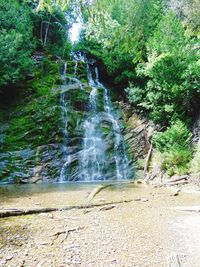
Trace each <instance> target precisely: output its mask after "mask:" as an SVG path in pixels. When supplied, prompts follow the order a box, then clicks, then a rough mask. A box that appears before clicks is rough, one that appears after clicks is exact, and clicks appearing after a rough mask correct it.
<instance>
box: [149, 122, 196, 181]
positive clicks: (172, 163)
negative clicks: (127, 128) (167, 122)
mask: <svg viewBox="0 0 200 267" xmlns="http://www.w3.org/2000/svg"><path fill="white" fill-rule="evenodd" d="M191 137H192V134H191V133H190V131H189V130H188V128H187V126H186V125H185V124H184V123H183V122H181V121H179V120H178V121H176V122H174V123H172V125H171V126H170V127H168V128H167V130H166V131H165V132H159V133H156V134H155V135H154V137H153V143H154V145H155V147H156V149H157V150H158V151H160V152H161V153H163V156H164V161H163V164H162V168H163V170H167V171H168V174H169V175H170V176H172V175H174V174H184V173H188V172H189V162H190V160H191V158H192V148H191Z"/></svg>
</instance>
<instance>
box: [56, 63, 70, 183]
mask: <svg viewBox="0 0 200 267" xmlns="http://www.w3.org/2000/svg"><path fill="white" fill-rule="evenodd" d="M66 75H67V63H64V67H63V72H62V75H61V78H62V87H66V85H67V76H66ZM60 104H61V107H62V122H63V126H62V128H63V140H64V141H63V146H62V147H63V148H62V152H63V156H64V161H65V163H64V165H63V166H62V168H61V172H60V179H59V181H60V183H63V182H64V181H66V179H67V178H68V176H69V175H70V173H69V169H68V167H69V164H70V162H71V155H70V154H68V149H67V145H68V129H67V127H68V116H69V110H68V100H67V92H66V91H64V92H62V93H61V96H60Z"/></svg>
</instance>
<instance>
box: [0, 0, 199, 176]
mask: <svg viewBox="0 0 200 267" xmlns="http://www.w3.org/2000/svg"><path fill="white" fill-rule="evenodd" d="M74 3H75V4H76V5H78V6H79V11H80V12H81V13H82V19H83V27H82V31H81V36H80V39H79V42H78V43H75V44H74V45H73V47H72V44H71V43H70V40H69V31H70V27H71V25H72V24H73V23H74V22H75V21H76V19H77V17H76V16H77V14H76V12H75V13H74V12H73V6H74ZM199 12H200V4H199V1H198V0H180V1H178V0H130V1H127V0H111V1H106V0H98V1H95V0H94V1H70V0H66V1H59V0H57V1H50V0H46V1H45V0H40V1H31V0H24V1H23V0H7V1H3V0H0V66H1V67H0V98H1V100H0V104H1V111H0V119H1V121H5V120H6V119H8V118H7V113H8V110H10V109H11V110H12V102H13V101H14V100H13V99H16V97H17V99H18V100H17V101H19V99H20V101H21V99H23V98H25V97H26V99H28V98H31V97H33V96H34V99H36V100H37V99H40V97H41V96H42V95H46V97H45V98H44V99H43V100H42V101H39V100H38V101H35V102H34V101H33V102H32V106H31V109H30V110H26V112H25V114H23V115H22V116H21V117H19V116H17V115H16V117H14V119H13V120H12V123H11V126H10V128H9V129H8V133H7V134H6V137H5V139H6V145H2V146H4V147H3V149H2V150H3V151H5V150H11V151H12V150H16V148H17V147H22V148H23V146H25V144H27V143H28V142H29V140H30V139H32V137H31V136H29V137H27V140H26V136H24V138H22V139H20V140H19V139H18V138H17V133H18V132H20V134H21V133H22V132H27V131H28V130H30V129H32V133H33V135H34V129H35V131H37V130H38V131H40V138H39V139H37V140H35V142H36V145H41V144H43V143H44V142H45V141H46V139H48V138H51V139H52V138H54V137H52V136H51V137H49V136H48V135H49V131H50V130H51V131H52V128H53V129H54V127H55V128H56V127H57V125H54V120H58V113H57V110H53V111H52V112H51V113H50V114H47V115H45V116H46V117H44V114H43V115H42V111H43V109H46V108H48V107H49V106H50V105H52V104H54V102H53V101H54V100H52V99H49V98H48V93H49V88H50V87H51V86H52V84H56V83H58V81H59V67H58V65H57V64H56V63H55V62H60V64H61V63H62V62H64V61H67V60H70V57H71V55H72V54H73V53H77V51H81V52H82V53H83V54H85V55H87V57H88V58H93V59H95V60H96V62H98V65H99V66H100V70H101V76H102V79H103V80H104V81H105V82H106V83H107V84H109V86H110V87H111V88H113V90H115V91H116V92H117V93H118V94H119V95H121V96H122V97H123V99H125V101H127V102H129V103H130V104H131V106H132V109H133V110H134V112H136V113H137V114H140V115H141V116H142V117H146V118H148V119H150V120H152V121H153V122H154V124H155V128H156V132H155V133H154V135H153V137H152V140H151V141H152V143H153V146H154V148H155V149H156V150H157V153H158V154H159V155H160V156H161V157H162V158H163V162H162V168H163V170H164V171H167V172H168V174H169V175H170V176H172V175H174V174H188V173H191V172H192V173H193V172H194V173H199V172H200V149H199V146H197V145H195V144H194V143H193V142H192V141H193V140H194V134H193V126H194V123H195V122H196V121H197V120H198V117H199V114H200V107H199V103H200V61H199V48H200V43H199V37H200V13H199ZM41 58H42V59H43V60H42V64H39V63H40V59H41ZM38 64H39V66H38ZM47 74H48V75H47ZM19 95H20V97H19ZM29 108H30V107H29ZM38 110H40V113H41V114H39V115H38V116H41V117H42V116H43V117H42V118H41V120H43V121H49V123H50V125H48V124H46V125H45V126H42V129H41V128H40V129H37V128H38V123H37V122H34V121H30V117H31V116H32V115H33V114H34V113H35V112H36V111H38ZM47 136H48V137H47Z"/></svg>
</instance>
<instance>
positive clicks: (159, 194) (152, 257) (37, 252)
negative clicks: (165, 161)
mask: <svg viewBox="0 0 200 267" xmlns="http://www.w3.org/2000/svg"><path fill="white" fill-rule="evenodd" d="M95 187H96V185H93V186H89V185H88V186H86V185H84V186H83V185H80V186H72V187H68V186H62V185H59V186H57V187H55V186H50V187H42V188H41V187H39V188H38V187H37V186H29V187H28V186H26V187H23V186H22V187H17V188H16V187H14V188H13V187H7V186H3V187H1V188H0V200H1V201H0V209H7V208H33V207H64V206H69V205H80V204H86V203H87V196H88V194H89V192H91V191H92V190H93V188H95ZM121 200H133V201H132V202H130V203H121V204H116V205H111V206H106V207H109V208H111V209H109V210H104V209H103V210H102V208H101V207H98V208H90V209H81V210H76V209H73V210H70V211H59V212H53V213H46V214H39V215H27V216H20V217H10V218H5V219H1V220H0V266H13V267H16V266H28V267H35V266H45V267H51V266H56V267H57V266H58V267H61V266H84V267H89V266H94V267H100V266H101V267H109V266H111V267H112V266H118V267H122V266H124V267H132V266H134V267H136V266H137V267H145V266H149V267H154V266H155V267H165V266H170V265H169V257H170V256H171V255H177V254H178V256H179V258H180V261H181V266H184V267H186V266H187V267H199V266H200V214H199V213H191V212H181V211H178V210H176V208H177V207H179V206H194V205H195V206H196V205H199V206H200V194H185V193H180V194H179V195H178V196H174V195H173V193H172V192H171V191H169V190H166V189H158V188H157V189H156V188H152V187H147V186H142V185H140V186H135V185H123V186H116V187H114V188H107V189H105V190H103V191H101V192H100V193H99V194H98V195H97V196H96V197H95V198H94V199H93V200H92V203H102V204H103V203H107V202H110V201H121ZM174 266H175V265H174Z"/></svg>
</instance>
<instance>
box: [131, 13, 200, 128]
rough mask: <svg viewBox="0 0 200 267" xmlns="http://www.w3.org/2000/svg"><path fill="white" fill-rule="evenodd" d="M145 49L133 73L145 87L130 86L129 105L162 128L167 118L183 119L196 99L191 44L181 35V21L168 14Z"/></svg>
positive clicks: (197, 68) (196, 67)
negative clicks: (143, 80)
mask: <svg viewBox="0 0 200 267" xmlns="http://www.w3.org/2000/svg"><path fill="white" fill-rule="evenodd" d="M147 49H148V61H147V62H146V63H143V64H139V65H138V67H137V73H138V75H139V76H140V77H141V78H142V77H146V78H147V79H149V81H148V82H147V85H146V87H145V88H138V87H134V86H132V85H130V87H129V88H128V89H127V92H128V97H129V100H130V102H131V103H134V104H136V105H138V106H140V107H142V108H144V109H147V110H149V111H150V112H151V118H152V119H153V120H154V121H155V122H159V123H161V124H164V125H167V124H169V122H170V121H171V119H177V118H179V119H182V120H186V119H187V118H188V115H191V110H192V107H193V106H195V102H197V101H198V100H199V99H200V91H199V84H200V64H199V61H198V53H197V50H196V49H195V42H194V41H193V40H190V39H189V38H188V37H186V36H185V31H184V28H183V25H182V23H181V21H180V20H179V19H177V18H176V17H175V15H174V14H173V13H168V14H167V15H165V16H164V17H163V19H162V20H161V21H160V23H159V25H158V27H157V30H156V31H155V33H154V35H153V36H152V37H151V38H149V40H148V42H147ZM140 91H141V92H140Z"/></svg>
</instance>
